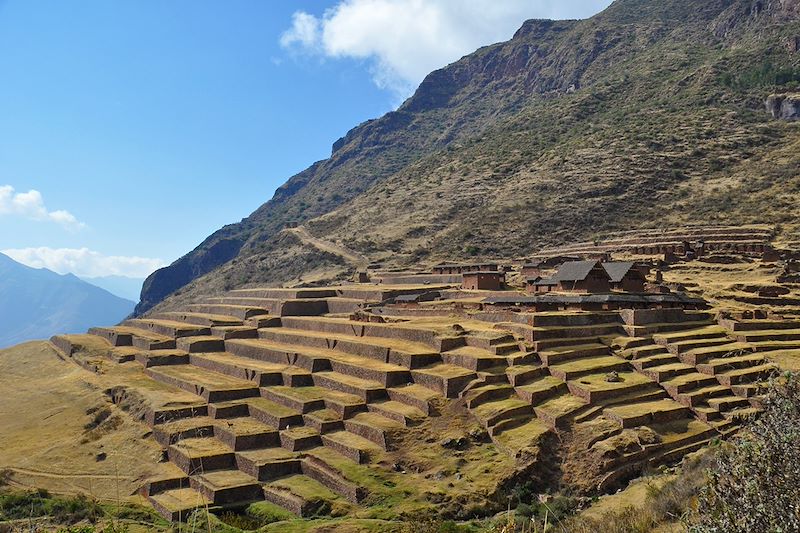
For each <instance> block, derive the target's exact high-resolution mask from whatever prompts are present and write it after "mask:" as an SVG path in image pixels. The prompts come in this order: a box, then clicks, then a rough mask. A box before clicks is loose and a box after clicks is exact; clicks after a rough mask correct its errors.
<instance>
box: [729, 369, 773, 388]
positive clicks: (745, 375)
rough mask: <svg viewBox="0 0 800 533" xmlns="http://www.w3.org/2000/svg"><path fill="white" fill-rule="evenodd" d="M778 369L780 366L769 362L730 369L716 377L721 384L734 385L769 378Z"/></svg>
mask: <svg viewBox="0 0 800 533" xmlns="http://www.w3.org/2000/svg"><path fill="white" fill-rule="evenodd" d="M777 370H778V367H777V366H776V365H773V364H771V363H768V364H763V365H757V366H751V367H747V368H740V369H737V370H728V371H725V372H721V373H718V374H715V377H716V378H717V380H718V381H719V382H720V384H722V385H725V386H726V387H730V386H732V385H742V384H745V383H751V382H754V381H762V380H764V379H767V378H769V377H770V376H771V375H773V374H774V373H775V372H776V371H777Z"/></svg>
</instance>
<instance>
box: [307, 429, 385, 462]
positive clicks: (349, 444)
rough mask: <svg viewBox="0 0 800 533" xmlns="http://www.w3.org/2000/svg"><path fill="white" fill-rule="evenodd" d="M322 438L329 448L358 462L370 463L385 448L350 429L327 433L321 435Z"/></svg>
mask: <svg viewBox="0 0 800 533" xmlns="http://www.w3.org/2000/svg"><path fill="white" fill-rule="evenodd" d="M321 438H322V443H323V444H324V445H325V446H326V447H327V448H330V449H332V450H334V451H335V452H337V453H339V454H340V455H342V456H344V457H346V458H348V459H350V460H351V461H353V462H355V463H358V464H365V463H368V462H370V460H371V459H372V458H374V457H377V456H378V455H379V454H381V453H382V452H383V449H382V448H381V447H380V446H378V445H377V444H375V443H374V442H372V441H371V440H368V439H365V438H364V437H360V436H359V435H356V434H355V433H351V432H349V431H337V432H334V433H327V434H323V435H321Z"/></svg>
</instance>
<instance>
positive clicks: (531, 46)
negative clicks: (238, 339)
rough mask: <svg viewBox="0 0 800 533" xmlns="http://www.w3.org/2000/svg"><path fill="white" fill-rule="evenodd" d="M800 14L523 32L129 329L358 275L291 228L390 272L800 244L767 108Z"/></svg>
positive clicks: (650, 15) (385, 124)
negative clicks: (731, 244)
mask: <svg viewBox="0 0 800 533" xmlns="http://www.w3.org/2000/svg"><path fill="white" fill-rule="evenodd" d="M798 16H799V13H798V7H797V5H796V3H793V2H786V1H779V0H772V1H769V2H763V1H758V2H756V1H754V0H618V1H617V2H615V3H614V4H612V6H610V7H609V8H608V9H607V10H606V11H604V12H603V13H600V14H598V15H596V16H595V17H593V18H591V19H588V20H583V21H558V22H553V21H541V20H531V21H527V22H525V23H524V24H523V25H522V27H521V28H520V30H519V31H518V32H517V33H516V34H515V35H514V37H513V38H512V39H511V40H510V41H508V42H505V43H499V44H496V45H492V46H488V47H485V48H482V49H480V50H478V51H476V52H475V53H473V54H471V55H468V56H466V57H464V58H462V59H461V60H459V61H458V62H456V63H453V64H452V65H449V66H447V67H445V68H444V69H441V70H438V71H435V72H433V73H431V74H430V75H429V76H428V77H427V78H426V79H425V80H424V81H423V83H422V84H421V85H420V87H419V89H418V90H417V91H416V93H415V94H414V95H413V96H412V97H411V98H410V99H409V100H408V101H406V102H405V103H404V104H403V105H402V106H401V107H400V108H399V109H398V110H397V111H395V112H391V113H388V114H386V115H385V116H383V117H381V118H379V119H377V120H372V121H368V122H366V123H364V124H361V125H359V126H358V127H356V128H354V129H353V130H352V131H350V132H349V133H348V134H347V135H346V136H345V137H343V138H342V139H340V140H338V141H336V143H334V145H333V152H332V154H331V157H330V158H329V159H327V160H324V161H320V162H317V163H315V164H314V165H312V166H311V167H309V168H308V169H307V170H305V171H303V172H301V173H300V174H298V175H296V176H294V177H292V178H290V179H289V180H288V181H287V183H286V184H285V185H283V186H282V187H281V188H279V189H278V191H277V192H276V193H275V196H274V197H273V198H272V199H271V200H269V201H268V202H267V203H265V204H264V205H263V206H261V207H260V208H259V209H257V210H256V211H255V212H254V213H252V214H251V215H250V216H249V217H247V218H245V219H244V220H242V221H241V222H239V223H237V224H232V225H229V226H226V227H224V228H222V229H220V230H219V231H217V232H216V233H214V234H213V235H211V236H210V237H208V238H207V239H206V240H205V241H204V242H203V243H201V244H200V245H199V246H198V247H197V248H196V249H195V250H193V251H192V252H190V253H189V254H187V255H186V256H184V257H182V258H181V259H179V260H178V261H176V262H175V263H173V264H172V265H170V266H169V267H166V268H164V269H161V270H159V271H157V272H155V273H154V274H153V275H151V276H150V277H149V278H148V279H147V280H146V281H145V284H144V287H143V290H142V299H141V303H140V304H139V306H138V307H137V313H140V314H141V313H143V312H146V311H147V310H148V309H150V308H152V307H153V306H154V305H156V304H158V303H159V302H162V301H163V300H164V299H165V298H167V297H168V296H170V295H173V296H172V297H171V298H170V299H169V301H168V302H166V303H165V305H164V307H169V306H171V305H175V304H176V303H178V302H180V301H185V300H186V299H187V298H191V297H192V296H197V295H198V294H202V293H217V292H220V291H222V290H227V289H231V288H234V287H240V286H245V285H247V284H253V283H271V284H280V283H285V282H288V281H292V282H294V283H298V282H302V283H307V282H316V281H323V280H329V279H331V278H334V277H337V276H338V277H342V276H345V275H347V274H349V273H350V272H352V270H353V268H354V266H355V265H354V264H353V262H351V261H348V259H347V256H346V255H342V254H337V253H331V252H330V251H328V250H326V249H325V248H323V247H320V246H315V245H314V243H313V241H310V240H309V239H303V238H301V234H298V233H297V232H284V231H282V230H284V229H286V228H292V227H295V226H298V225H302V226H303V229H304V230H306V234H307V235H309V234H310V236H311V237H312V238H313V239H317V241H318V242H328V243H337V246H339V247H342V248H345V249H347V250H350V251H351V252H352V253H353V254H356V255H360V256H366V257H367V258H368V259H369V260H370V261H384V262H385V263H387V264H388V265H398V266H401V265H407V264H411V263H414V262H419V261H422V262H433V261H437V260H441V259H444V258H447V259H457V258H464V257H468V256H482V257H491V256H499V255H503V256H506V257H511V256H520V255H527V254H530V253H532V252H534V251H536V250H537V249H539V248H541V247H543V246H546V245H552V244H559V243H563V242H568V241H570V240H586V239H591V238H593V237H595V236H596V235H597V234H598V233H600V232H603V231H608V230H620V229H627V228H630V227H653V226H656V225H660V224H664V223H671V224H679V223H680V224H685V223H691V222H704V223H706V222H733V223H744V222H763V223H770V224H776V225H778V230H779V233H780V237H781V238H782V239H785V240H793V239H796V238H798V237H797V234H796V229H797V222H798V219H797V214H796V209H795V208H794V206H795V205H796V202H797V199H798V198H797V197H798V191H800V178H799V177H798V176H800V172H798V166H800V165H798V163H799V162H800V157H799V156H798V154H800V151H799V150H798V144H800V135H798V131H799V130H798V127H800V126H798V124H797V123H795V122H790V121H786V120H779V119H776V118H774V116H773V114H771V113H769V112H768V111H767V109H766V107H765V102H766V101H767V99H768V97H769V96H770V95H772V94H775V93H777V94H783V93H793V92H796V91H797V90H798V88H799V87H800V83H798V82H800V53H798V50H799V49H800V22H798ZM777 101H779V102H788V104H787V105H788V106H789V107H788V108H787V109H788V111H792V109H793V108H792V107H791V106H792V105H793V104H792V102H796V101H797V100H796V99H792V98H787V99H785V100H781V99H780V98H779V99H778V100H777ZM771 102H775V99H774V98H773V99H772V100H771ZM775 109H776V107H775V105H774V104H773V105H772V110H773V111H774V110H775ZM777 116H778V117H781V116H784V117H788V116H791V112H789V113H781V112H778V113H777ZM478 220H479V221H480V224H476V223H475V221H478ZM327 248H328V249H331V248H330V247H329V246H328V247H327ZM350 255H352V254H350ZM176 291H177V292H176Z"/></svg>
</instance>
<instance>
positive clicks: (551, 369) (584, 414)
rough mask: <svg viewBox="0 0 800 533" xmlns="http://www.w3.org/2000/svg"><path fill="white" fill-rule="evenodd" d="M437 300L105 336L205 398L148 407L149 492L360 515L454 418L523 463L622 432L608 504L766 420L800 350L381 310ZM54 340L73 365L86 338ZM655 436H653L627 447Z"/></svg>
mask: <svg viewBox="0 0 800 533" xmlns="http://www.w3.org/2000/svg"><path fill="white" fill-rule="evenodd" d="M433 288H435V287H433ZM433 288H432V287H431V286H427V285H426V286H418V287H415V286H408V285H404V286H395V287H392V286H375V285H366V284H364V285H357V284H354V285H347V286H343V287H331V288H310V289H243V290H236V291H231V292H229V293H227V294H225V295H224V296H221V297H215V298H209V299H207V300H205V301H203V302H198V303H196V304H193V305H190V306H189V307H188V308H187V310H186V311H184V312H170V313H163V314H156V315H153V316H148V317H146V318H139V319H134V320H128V321H126V322H125V323H123V324H121V325H120V326H116V327H110V328H95V329H92V330H91V331H90V333H91V334H93V335H96V336H99V337H101V338H103V339H105V340H106V341H107V342H108V348H109V350H108V353H109V358H110V359H112V362H110V363H109V364H129V365H141V367H142V368H143V371H144V372H145V373H146V375H147V376H149V377H150V378H152V379H153V380H156V381H158V382H161V383H164V384H167V385H170V386H172V387H174V388H175V390H176V391H178V390H180V391H183V392H182V394H183V395H186V394H188V395H190V396H191V397H192V398H193V400H192V401H189V402H180V403H177V404H174V405H173V404H166V405H152V406H151V407H150V412H149V413H148V416H147V419H148V421H149V422H150V423H151V425H152V427H153V437H154V438H155V439H156V440H157V441H158V442H159V443H160V444H161V445H162V446H163V447H164V449H165V454H166V457H168V459H169V462H168V463H164V464H163V465H162V466H163V468H162V472H161V474H160V475H159V476H157V477H155V478H154V479H151V480H149V481H148V482H147V483H146V484H145V485H144V486H143V487H142V493H143V494H145V495H146V496H147V497H148V498H149V500H150V502H151V503H152V505H153V506H154V507H155V508H156V509H157V510H158V511H159V512H161V513H162V514H163V515H164V516H165V517H167V518H169V519H172V520H179V519H182V518H183V517H185V516H186V513H188V512H191V511H192V510H194V509H195V508H197V507H199V506H203V505H212V506H220V507H229V506H241V505H245V504H247V503H249V502H252V501H259V500H267V501H269V502H272V503H274V504H276V505H279V506H281V507H284V508H286V509H288V510H290V511H292V512H294V513H296V514H298V515H300V516H309V515H312V514H314V513H316V512H318V511H319V510H320V508H322V507H323V506H324V505H326V504H327V505H329V504H330V503H331V502H341V503H343V504H346V505H349V506H354V507H358V506H359V505H362V502H363V501H364V499H365V498H366V497H367V496H368V495H369V489H368V488H367V487H365V486H363V485H362V484H361V483H360V481H359V480H361V479H364V476H366V473H367V472H368V470H369V469H374V468H385V467H384V466H381V465H378V464H377V463H378V459H379V458H380V457H381V455H382V454H383V453H384V452H385V451H387V450H392V449H393V447H394V446H396V445H397V443H398V441H399V439H400V438H401V437H402V436H403V435H404V434H405V432H407V431H409V430H410V428H413V427H414V426H416V425H417V424H419V423H420V422H422V421H424V420H425V419H426V418H428V417H434V416H437V414H438V412H439V411H440V409H441V408H442V406H443V405H446V404H447V402H463V403H464V405H465V406H466V407H467V408H468V410H469V412H470V413H471V414H472V415H473V416H474V417H475V418H476V419H477V420H478V421H480V423H481V424H483V426H484V427H485V428H486V430H487V432H488V434H489V436H490V437H491V439H492V441H493V442H494V443H495V445H496V446H497V447H498V448H500V449H502V450H504V451H505V452H507V453H508V454H510V455H511V456H512V457H513V456H520V454H521V453H522V452H523V451H524V450H525V449H527V448H530V447H534V446H536V445H537V443H538V442H539V441H540V439H542V438H543V437H545V436H547V435H552V434H554V433H559V432H565V431H573V430H575V429H580V428H592V427H594V426H593V425H594V424H597V423H598V421H602V422H603V423H604V424H606V425H607V426H608V427H610V428H612V429H610V430H609V429H606V430H604V432H601V433H599V434H598V435H597V438H596V439H594V440H593V442H592V443H591V444H590V446H588V448H587V450H586V453H587V454H601V453H602V452H603V450H607V449H609V448H620V447H621V448H620V449H621V452H620V453H619V454H618V455H617V456H616V458H615V459H614V460H613V461H611V462H608V463H607V464H605V465H604V471H603V476H602V479H601V480H600V482H599V483H598V489H599V490H601V491H602V490H609V489H613V488H615V487H617V486H619V485H620V484H621V483H623V482H625V481H626V480H627V479H629V478H630V477H631V476H632V475H634V474H635V473H637V472H640V471H641V470H642V469H643V468H644V467H646V466H648V465H650V466H652V465H658V464H662V463H668V462H673V461H676V460H679V459H680V458H681V457H682V456H683V455H684V454H685V453H688V452H690V451H693V450H696V449H698V448H699V447H701V446H702V445H704V444H705V443H707V442H708V441H709V440H710V439H712V438H715V437H719V436H724V435H726V434H728V433H729V432H731V431H733V430H735V429H736V428H737V427H738V424H739V421H740V420H741V419H742V418H743V417H746V416H749V415H750V414H752V413H753V412H754V411H755V410H756V409H757V408H758V406H759V400H760V395H761V394H762V392H763V381H764V380H765V379H766V378H767V377H768V376H769V375H770V373H771V372H772V371H773V370H774V368H775V366H774V365H773V364H772V363H771V362H770V354H771V353H779V352H780V353H784V351H785V350H790V349H793V347H794V346H797V344H796V342H800V341H796V340H795V339H800V335H797V337H795V335H796V334H797V331H796V330H800V328H795V325H794V324H790V325H785V326H784V325H783V324H780V325H778V324H774V323H763V324H761V323H759V324H750V323H746V322H737V323H732V322H724V323H723V324H722V325H720V324H717V323H716V322H715V321H714V317H713V316H712V315H711V314H710V313H709V312H706V311H684V310H683V309H658V310H622V311H613V312H612V311H605V312H581V311H574V312H549V313H548V312H542V313H511V312H497V313H485V312H484V313H479V312H473V311H469V312H467V311H463V312H461V313H452V312H450V311H442V312H441V313H439V314H437V313H436V312H435V311H436V310H435V306H433V312H432V313H428V314H426V315H425V316H412V315H413V314H414V313H412V312H411V311H408V316H404V314H403V313H404V312H405V311H404V310H403V309H395V310H394V312H393V313H392V314H393V315H394V316H392V317H391V318H382V317H380V316H377V315H375V314H373V313H372V312H371V311H374V310H376V309H378V308H380V306H381V305H382V304H381V303H382V302H387V301H391V299H392V298H395V297H396V296H398V295H401V294H415V293H420V292H425V291H430V290H433ZM442 288H444V287H442ZM776 331H777V332H778V333H777V335H779V336H780V339H781V340H776V339H777V338H778V337H775V335H774V333H775V332H776ZM765 332H767V333H765ZM52 342H53V344H54V345H55V346H56V347H57V348H58V349H59V350H61V351H62V352H64V353H65V354H69V355H71V354H73V352H74V351H75V346H74V342H75V341H74V338H73V337H71V336H58V337H54V338H53V339H52ZM781 342H785V343H790V344H787V345H785V346H784V345H781V344H779V343H781ZM791 343H795V344H791ZM114 347H116V348H114ZM88 368H89V369H93V367H92V366H91V365H88ZM645 430H646V431H648V432H650V433H652V434H653V435H654V437H652V438H651V439H649V440H646V441H645V440H643V439H639V440H636V441H635V443H634V445H632V446H631V445H629V444H626V445H624V446H623V445H622V444H620V443H621V442H623V441H624V439H625V438H626V437H630V436H636V435H638V434H641V433H642V432H644V431H645ZM637 432H638V433H637ZM634 440H635V439H634Z"/></svg>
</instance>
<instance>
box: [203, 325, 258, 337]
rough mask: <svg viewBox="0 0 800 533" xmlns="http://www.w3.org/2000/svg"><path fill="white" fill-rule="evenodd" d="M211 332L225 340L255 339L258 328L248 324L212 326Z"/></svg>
mask: <svg viewBox="0 0 800 533" xmlns="http://www.w3.org/2000/svg"><path fill="white" fill-rule="evenodd" d="M211 334H212V335H214V336H215V337H219V338H220V339H222V340H224V341H226V340H228V339H257V338H258V328H257V327H253V326H248V325H242V326H212V327H211Z"/></svg>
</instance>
